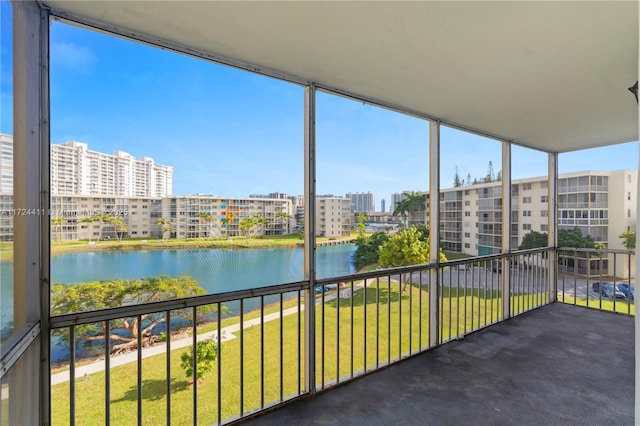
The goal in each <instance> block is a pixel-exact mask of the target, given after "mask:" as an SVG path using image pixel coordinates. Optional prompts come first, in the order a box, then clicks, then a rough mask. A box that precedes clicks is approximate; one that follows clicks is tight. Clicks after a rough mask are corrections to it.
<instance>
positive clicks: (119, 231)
mask: <svg viewBox="0 0 640 426" xmlns="http://www.w3.org/2000/svg"><path fill="white" fill-rule="evenodd" d="M109 223H110V224H111V225H113V227H114V228H115V231H116V239H117V240H118V243H120V242H121V241H122V236H123V234H124V233H126V232H127V231H128V230H129V227H128V226H127V223H126V222H125V221H124V219H123V218H122V217H120V216H112V217H111V218H110V219H109Z"/></svg>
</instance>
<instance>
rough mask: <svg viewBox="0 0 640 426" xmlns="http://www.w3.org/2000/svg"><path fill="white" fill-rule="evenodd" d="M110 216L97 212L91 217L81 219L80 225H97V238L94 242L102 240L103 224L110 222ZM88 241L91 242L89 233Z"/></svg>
mask: <svg viewBox="0 0 640 426" xmlns="http://www.w3.org/2000/svg"><path fill="white" fill-rule="evenodd" d="M111 218H112V216H111V215H110V214H109V213H107V212H99V213H94V214H92V215H91V216H87V217H83V218H81V219H80V222H81V223H89V224H91V225H93V224H94V223H98V238H97V239H96V241H100V238H102V228H103V227H104V225H105V224H107V223H109V222H110V221H111ZM89 241H91V233H90V234H89Z"/></svg>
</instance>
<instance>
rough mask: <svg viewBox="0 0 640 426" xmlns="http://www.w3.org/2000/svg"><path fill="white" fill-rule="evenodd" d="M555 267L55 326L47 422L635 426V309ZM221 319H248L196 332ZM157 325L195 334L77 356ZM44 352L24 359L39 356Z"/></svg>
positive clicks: (543, 259) (202, 300)
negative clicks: (103, 330) (121, 327)
mask: <svg viewBox="0 0 640 426" xmlns="http://www.w3.org/2000/svg"><path fill="white" fill-rule="evenodd" d="M576 255H577V254H576ZM584 255H587V254H584ZM619 255H620V256H626V257H628V258H629V259H630V256H631V255H632V253H631V252H626V253H619ZM555 256H556V252H555V250H550V249H538V250H528V251H522V252H518V253H514V254H511V255H492V256H482V257H476V258H470V259H465V260H464V261H452V262H447V263H445V264H441V265H418V266H412V267H403V268H394V269H390V270H381V271H380V270H379V271H372V272H367V273H358V274H353V275H349V276H342V277H333V278H327V279H322V280H316V281H314V282H313V283H310V282H308V281H305V282H299V283H290V284H282V285H278V286H272V287H265V288H256V289H252V290H245V291H238V292H233V293H224V294H212V295H206V296H199V297H195V298H189V299H176V300H167V301H164V302H156V303H152V304H142V305H135V306H122V307H119V308H111V309H105V310H101V311H92V312H77V313H69V314H65V315H57V316H53V317H52V318H51V327H50V329H49V330H42V332H43V333H51V337H52V338H51V342H52V344H55V345H57V346H60V345H67V346H66V348H63V351H64V350H66V351H67V352H68V353H71V354H77V355H73V356H72V357H71V359H70V360H69V359H67V361H66V363H65V362H64V361H63V362H62V364H58V365H55V366H54V365H51V366H50V370H49V379H48V380H50V392H48V394H49V398H50V399H49V403H50V406H51V414H50V418H49V419H48V420H49V421H50V422H51V423H52V424H69V423H74V422H78V423H85V422H86V423H92V424H108V423H111V424H123V423H126V424H131V423H135V422H136V421H138V422H150V423H154V424H158V423H165V422H170V423H171V424H182V423H192V422H193V423H197V424H201V423H202V424H227V423H234V422H236V421H238V420H240V419H246V418H251V417H254V416H256V415H257V414H260V413H262V412H266V411H268V410H270V409H272V408H276V407H280V406H282V408H281V409H280V410H277V411H273V412H269V413H266V414H265V415H264V416H259V417H256V418H255V419H253V420H250V422H255V423H257V424H273V423H274V422H276V423H279V422H285V423H287V422H289V421H291V419H292V418H294V417H295V416H299V415H300V413H301V412H303V411H304V412H305V413H306V414H305V419H306V420H307V421H310V422H311V423H322V422H325V421H328V420H329V419H333V420H334V421H335V422H336V423H337V424H343V423H346V424H361V422H362V421H363V420H364V421H366V420H367V419H370V420H369V421H374V420H375V419H378V422H379V423H377V422H376V421H374V423H376V424H388V422H389V421H391V420H392V419H395V421H396V422H397V421H400V422H404V423H406V424H414V423H415V422H416V421H417V419H419V418H423V419H424V418H430V419H433V422H435V423H437V424H443V423H444V424H459V423H460V422H463V419H465V418H466V419H468V418H478V419H483V420H482V421H480V422H479V423H480V424H494V423H496V422H498V423H500V421H499V419H506V420H505V421H507V422H510V421H512V420H513V419H518V423H522V424H535V423H536V422H540V421H541V419H544V421H545V423H547V424H552V423H557V422H560V421H562V422H563V423H566V424H584V422H587V421H588V422H591V421H593V422H595V424H625V423H630V422H631V419H632V418H633V409H632V407H633V395H634V392H633V383H634V379H633V377H634V375H633V360H634V354H633V318H632V317H631V316H632V315H633V314H634V313H635V306H634V304H633V302H632V301H631V300H626V299H609V298H607V297H606V295H604V294H601V293H594V292H593V290H592V285H591V284H592V281H593V280H591V281H590V280H589V278H586V277H582V276H580V275H576V273H575V272H574V273H568V274H567V275H561V276H557V278H555V277H556V270H557V268H556V266H557V265H556V263H555V261H554V259H555ZM624 282H626V283H627V284H628V282H629V281H628V280H627V281H624ZM622 283H623V281H620V282H618V283H615V284H616V285H618V286H619V284H622ZM310 285H312V286H313V288H314V289H315V291H313V292H311V291H309V286H310ZM318 288H321V289H326V290H325V291H320V292H318V290H317V289H318ZM431 295H436V296H435V297H431ZM248 305H251V306H253V309H252V310H251V311H247V310H245V309H243V308H242V306H248ZM572 305H582V306H572ZM223 306H234V307H235V308H233V310H234V311H235V312H236V314H235V315H226V316H224V317H218V316H217V315H214V316H213V317H212V318H211V319H210V322H209V325H208V326H207V327H206V329H196V328H194V327H193V324H191V325H189V322H188V318H189V317H190V315H195V314H196V310H198V309H203V308H205V307H208V308H209V309H212V310H213V311H214V312H222V311H223ZM238 306H239V307H240V308H239V309H238ZM588 308H593V309H588ZM185 309H186V311H185ZM185 312H186V313H187V314H186V315H185ZM189 312H192V314H189ZM147 315H155V316H156V317H157V316H158V315H159V316H160V317H165V318H166V319H170V321H172V322H173V321H176V319H175V318H178V317H180V318H183V319H182V320H181V321H182V326H183V327H185V326H186V330H183V332H182V333H181V334H180V335H172V336H169V338H168V341H166V342H164V343H162V342H157V343H153V342H152V341H151V340H149V341H147V340H148V339H149V336H146V337H143V336H140V337H139V338H138V344H137V348H135V347H134V351H133V352H129V353H125V354H123V355H122V354H116V353H112V352H111V351H110V350H109V349H107V347H104V349H103V353H102V355H101V357H100V358H99V359H98V360H97V361H95V360H94V361H92V362H89V363H88V362H87V360H86V359H82V357H81V356H80V354H81V351H80V350H79V349H80V348H82V347H83V346H82V343H81V342H82V337H81V336H82V331H81V330H82V328H83V326H84V325H87V324H96V323H98V324H100V323H103V324H104V323H105V321H108V322H109V323H110V324H111V323H115V321H118V320H119V319H122V318H138V319H141V318H143V317H144V316H147ZM184 319H187V322H186V323H185V322H184ZM307 324H314V325H315V326H314V327H309V326H308V325H307ZM29 333H35V330H34V329H33V328H32V329H31V330H29ZM27 334H28V333H27ZM60 334H62V335H66V336H68V338H69V339H68V340H67V341H66V343H65V341H61V340H60V339H55V338H53V336H56V335H60ZM203 340H213V341H214V342H215V344H216V346H217V347H220V348H221V349H220V351H218V355H219V356H218V357H217V358H216V360H215V363H214V365H213V369H212V371H211V372H210V373H208V374H207V376H206V378H205V379H204V380H203V383H202V385H199V386H196V387H195V388H194V387H193V386H192V385H189V382H190V381H191V382H197V380H196V379H195V377H193V378H192V379H193V380H191V379H189V378H188V377H185V376H184V371H183V370H182V369H181V368H180V366H179V364H178V363H179V358H180V356H181V355H182V354H183V353H192V352H190V351H191V349H190V348H192V347H193V344H194V343H195V342H197V341H203ZM36 342H38V340H37V339H36V340H32V345H31V346H29V347H28V348H22V350H24V349H26V350H24V352H22V353H19V354H17V357H18V358H19V357H20V355H21V357H22V358H21V359H23V360H28V359H30V358H29V357H30V356H32V355H34V354H35V353H37V344H35V343H36ZM311 342H313V344H311ZM113 343H116V342H113ZM149 346H150V347H149ZM58 349H59V348H58ZM34 351H35V352H34ZM308 354H314V355H313V356H310V355H308ZM15 355H16V354H15V353H14V354H12V353H8V354H5V353H3V358H2V361H3V366H6V367H7V368H8V373H5V374H4V375H3V381H2V383H3V395H4V396H3V398H4V399H5V402H4V404H5V405H3V407H4V410H5V414H3V415H6V416H7V417H6V418H7V419H8V420H9V424H13V423H11V420H12V419H16V417H12V416H17V414H15V412H20V410H21V408H20V407H21V406H22V405H21V404H20V399H17V397H16V399H13V398H12V396H13V395H14V392H13V391H12V389H16V390H17V391H16V392H15V395H20V394H21V391H23V389H22V388H20V386H19V384H18V382H17V380H19V377H20V375H19V373H21V374H24V371H21V364H20V362H17V363H15V364H14V363H12V362H11V363H7V362H6V361H7V360H12V359H14V360H15V359H17V358H16V356H15ZM386 367H388V368H386ZM377 370H382V371H379V372H378V371H377ZM310 372H314V373H313V374H310ZM14 373H15V374H14ZM361 376H366V377H363V378H362V380H357V381H354V380H353V379H355V378H358V377H361ZM188 379H189V380H188ZM347 382H351V383H349V384H346V383H347ZM342 383H345V384H346V385H345V386H340V387H336V385H338V384H342ZM327 404H330V405H327ZM532 404H533V405H532ZM327 406H330V407H332V408H331V409H330V410H327ZM532 406H535V407H539V409H535V410H532V409H531V407H532ZM398 407H402V409H398ZM602 407H607V409H606V410H603V408H602ZM12 410H13V411H12ZM363 416H364V417H363ZM167 419H170V420H169V421H168V420H167ZM605 420H608V421H609V423H608V422H606V421H605ZM265 422H266V423H265ZM601 422H602V423H601ZM610 422H613V423H610ZM418 423H420V422H418Z"/></svg>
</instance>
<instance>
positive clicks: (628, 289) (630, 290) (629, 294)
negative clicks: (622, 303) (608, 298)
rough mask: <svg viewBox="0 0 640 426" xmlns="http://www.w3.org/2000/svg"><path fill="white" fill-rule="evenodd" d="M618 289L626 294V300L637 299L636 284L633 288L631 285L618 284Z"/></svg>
mask: <svg viewBox="0 0 640 426" xmlns="http://www.w3.org/2000/svg"><path fill="white" fill-rule="evenodd" d="M618 288H619V289H620V291H621V292H623V293H624V295H625V296H626V298H627V299H628V300H634V299H635V293H636V285H635V284H631V286H629V284H627V283H623V284H618Z"/></svg>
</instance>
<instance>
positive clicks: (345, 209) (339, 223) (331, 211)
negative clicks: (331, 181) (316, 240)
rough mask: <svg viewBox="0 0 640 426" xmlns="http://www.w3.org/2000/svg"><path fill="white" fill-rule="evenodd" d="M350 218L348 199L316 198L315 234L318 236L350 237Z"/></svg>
mask: <svg viewBox="0 0 640 426" xmlns="http://www.w3.org/2000/svg"><path fill="white" fill-rule="evenodd" d="M352 217H353V213H352V212H351V199H350V198H346V197H345V198H340V197H318V198H316V234H317V235H318V236H322V237H329V238H334V237H348V236H349V235H351V226H352Z"/></svg>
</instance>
